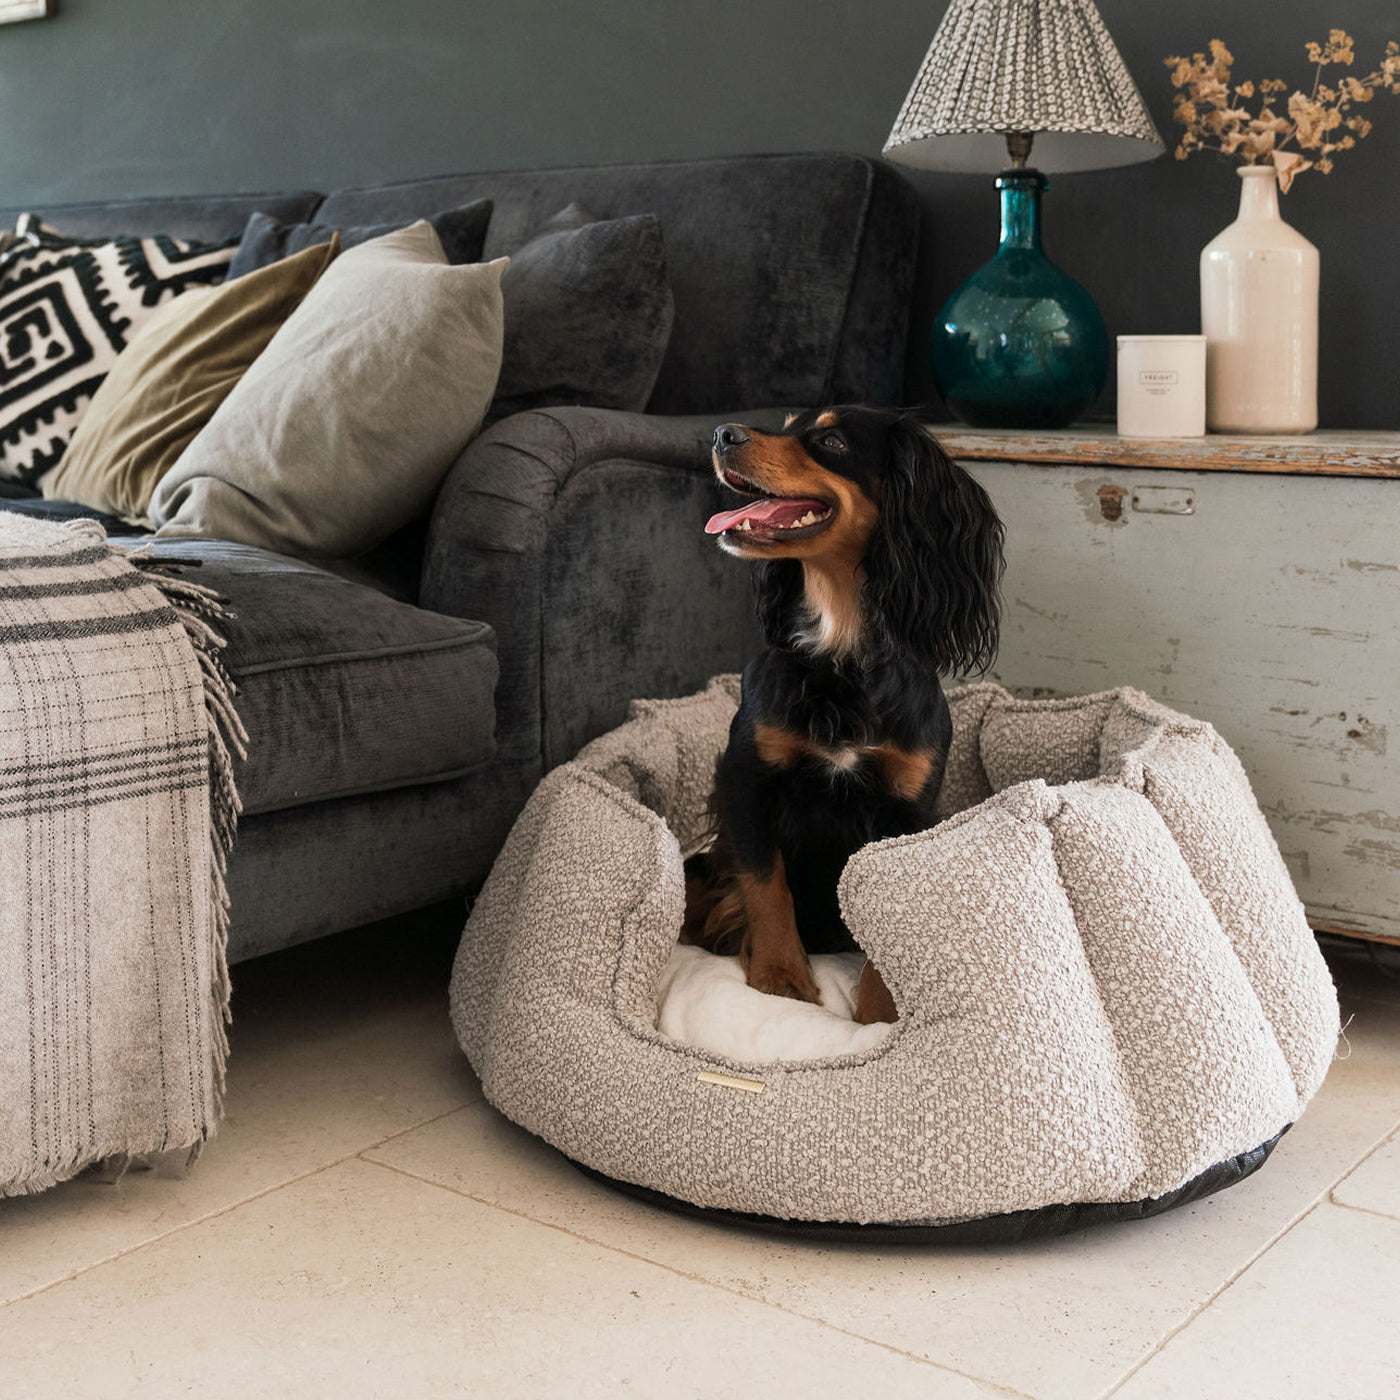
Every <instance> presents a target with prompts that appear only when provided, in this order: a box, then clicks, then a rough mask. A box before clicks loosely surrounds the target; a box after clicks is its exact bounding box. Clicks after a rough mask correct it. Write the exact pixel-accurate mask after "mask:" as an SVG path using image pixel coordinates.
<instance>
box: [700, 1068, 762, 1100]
mask: <svg viewBox="0 0 1400 1400" xmlns="http://www.w3.org/2000/svg"><path fill="white" fill-rule="evenodd" d="M695 1077H696V1078H697V1079H698V1080H699V1081H700V1082H701V1083H702V1084H718V1085H719V1087H720V1088H721V1089H741V1090H742V1091H743V1092H744V1093H746V1094H761V1093H763V1091H764V1090H765V1089H766V1088H767V1087H768V1086H767V1085H766V1084H765V1083H764V1082H763V1080H761V1079H740V1078H739V1077H738V1076H737V1075H733V1074H716V1073H715V1072H714V1070H712V1069H702V1070H701V1071H700V1072H699V1073H698V1074H696V1076H695Z"/></svg>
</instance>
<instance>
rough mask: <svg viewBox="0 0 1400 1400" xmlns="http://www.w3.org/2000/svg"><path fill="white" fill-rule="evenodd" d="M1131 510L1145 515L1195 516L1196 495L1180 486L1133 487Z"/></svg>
mask: <svg viewBox="0 0 1400 1400" xmlns="http://www.w3.org/2000/svg"><path fill="white" fill-rule="evenodd" d="M1133 509H1134V510H1138V511H1142V512H1143V513H1144V514H1145V515H1195V513H1196V493H1195V492H1194V491H1187V490H1184V489H1183V488H1182V487H1180V486H1134V487H1133Z"/></svg>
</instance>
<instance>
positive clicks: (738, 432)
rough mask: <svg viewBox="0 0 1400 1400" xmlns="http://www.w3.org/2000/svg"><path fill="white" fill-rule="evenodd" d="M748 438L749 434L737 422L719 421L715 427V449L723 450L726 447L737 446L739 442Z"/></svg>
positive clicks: (717, 450) (743, 441)
mask: <svg viewBox="0 0 1400 1400" xmlns="http://www.w3.org/2000/svg"><path fill="white" fill-rule="evenodd" d="M748 440H749V435H748V433H746V432H745V431H744V430H743V428H741V427H740V426H739V424H738V423H721V424H720V425H719V427H718V428H716V429H715V451H716V452H724V451H726V450H727V449H728V448H731V447H738V446H739V445H740V444H741V443H745V442H747V441H748Z"/></svg>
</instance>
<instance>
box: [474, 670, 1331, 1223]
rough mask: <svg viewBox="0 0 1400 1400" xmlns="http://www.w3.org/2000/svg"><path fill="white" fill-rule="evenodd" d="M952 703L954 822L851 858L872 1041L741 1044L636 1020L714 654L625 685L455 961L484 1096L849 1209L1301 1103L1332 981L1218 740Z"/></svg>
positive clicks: (690, 845)
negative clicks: (816, 1047) (876, 976)
mask: <svg viewBox="0 0 1400 1400" xmlns="http://www.w3.org/2000/svg"><path fill="white" fill-rule="evenodd" d="M949 701H950V704H951V706H952V711H953V722H954V726H955V739H954V742H953V746H952V750H951V752H950V754H949V759H948V775H947V779H946V781H945V785H944V789H943V797H944V800H945V803H946V809H947V811H946V820H944V821H942V822H941V823H940V824H939V825H938V826H936V827H934V828H933V829H931V830H929V831H925V832H920V833H918V834H917V835H914V836H909V837H903V838H897V839H895V840H891V841H884V842H878V843H876V844H874V845H871V846H867V847H865V848H864V849H863V850H861V851H858V852H857V853H856V855H855V856H853V857H852V858H851V860H850V861H849V863H848V864H847V866H846V870H845V873H844V875H843V877H842V881H841V891H840V893H841V907H842V913H843V915H844V917H845V920H846V923H847V924H848V926H849V927H850V928H851V930H852V932H853V933H854V934H855V936H856V938H857V940H858V941H859V942H860V944H861V946H862V947H863V948H864V949H865V950H866V951H867V952H868V953H869V954H870V956H871V957H873V958H874V960H875V962H876V963H877V965H878V966H879V968H880V970H881V972H882V974H883V976H884V978H885V981H886V982H887V983H888V985H889V986H890V988H891V991H892V992H893V994H894V997H895V1001H896V1004H897V1006H898V1007H899V1011H900V1019H899V1022H898V1023H897V1024H896V1025H895V1027H894V1029H893V1031H892V1032H891V1033H890V1034H889V1035H888V1036H886V1037H885V1038H884V1039H883V1040H882V1041H881V1043H880V1044H878V1045H877V1046H875V1047H874V1048H872V1049H869V1050H866V1051H864V1052H863V1053H857V1054H852V1055H846V1056H843V1057H840V1058H837V1059H827V1060H815V1061H813V1060H808V1061H777V1062H754V1061H741V1060H730V1059H726V1058H724V1057H722V1056H719V1055H715V1054H714V1053H712V1052H706V1051H703V1050H699V1049H697V1048H695V1047H693V1046H690V1045H686V1044H682V1043H680V1042H678V1041H675V1040H672V1039H670V1038H668V1037H666V1036H665V1035H663V1034H662V1033H661V1032H660V1031H659V1030H658V1029H657V1005H656V994H657V986H658V980H659V979H660V977H661V975H662V972H663V969H664V968H665V967H666V965H667V963H668V960H669V959H670V957H671V954H672V949H673V947H674V945H675V942H676V938H677V934H678V932H679V930H680V925H681V919H682V914H683V909H684V887H683V872H682V858H683V855H685V854H689V853H690V852H691V851H694V850H696V849H699V848H700V847H701V846H702V844H703V842H704V840H705V839H706V821H705V804H706V798H707V796H708V793H709V789H710V784H711V780H712V777H713V772H714V762H715V758H716V756H717V755H718V753H719V752H720V751H721V750H722V748H723V746H724V744H725V743H726V740H727V735H728V726H729V722H730V719H731V718H732V716H733V713H734V710H735V707H736V704H737V680H736V678H734V677H723V678H720V679H718V680H716V681H714V682H712V683H711V685H710V687H709V688H708V689H707V690H706V691H704V692H702V693H701V694H699V695H696V696H691V697H689V698H687V699H684V700H676V701H648V702H638V703H636V704H634V706H633V709H632V713H631V718H630V719H629V721H628V723H627V724H625V725H624V726H623V727H622V728H621V729H618V730H615V731H613V732H612V733H611V734H608V735H605V736H603V737H602V738H600V739H597V740H595V741H594V742H593V743H592V744H590V745H588V746H587V747H586V748H585V749H583V751H582V752H581V753H580V754H579V755H578V757H577V759H576V760H575V761H574V762H572V763H568V764H565V765H563V766H562V767H560V768H558V769H556V770H555V771H554V772H552V773H551V774H549V775H548V776H547V777H546V778H545V779H544V781H543V782H542V783H541V784H540V786H539V788H538V790H537V791H536V793H535V795H534V796H533V797H532V798H531V800H530V803H529V804H528V805H527V807H526V809H525V812H524V813H523V814H522V816H521V817H520V819H519V821H518V822H517V824H516V827H515V829H514V831H513V832H512V834H511V837H510V839H509V841H508V842H507V843H506V846H505V849H504V850H503V852H502V853H501V856H500V857H499V859H498V860H497V863H496V866H495V868H494V870H493V871H492V874H491V878H490V879H489V880H488V882H487V884H486V887H485V888H484V889H483V891H482V894H481V897H480V899H479V900H478V901H477V904H476V906H475V908H474V909H473V911H472V915H471V918H470V920H469V921H468V924H467V928H466V931H465V933H464V935H463V939H462V944H461V948H460V951H459V953H458V957H457V962H456V965H455V968H454V972H453V979H452V1011H453V1018H454V1021H455V1024H456V1027H457V1032H458V1035H459V1038H460V1039H461V1042H462V1045H463V1047H464V1049H465V1050H466V1052H467V1054H468V1056H469V1057H470V1059H471V1061H472V1063H473V1065H474V1066H475V1068H476V1070H477V1072H478V1074H479V1075H480V1076H481V1081H482V1085H483V1087H484V1090H485V1093H486V1096H487V1098H488V1099H489V1100H490V1101H491V1102H492V1103H493V1104H495V1105H496V1107H497V1108H499V1109H500V1110H501V1111H502V1112H503V1113H505V1114H506V1115H507V1116H508V1117H510V1118H512V1119H514V1120H515V1121H516V1122H518V1123H520V1124H522V1125H523V1126H524V1127H526V1128H528V1129H529V1130H530V1131H532V1132H534V1133H537V1134H538V1135H539V1136H541V1137H543V1138H544V1139H545V1140H546V1141H548V1142H550V1143H552V1144H553V1145H554V1146H556V1147H557V1148H559V1149H560V1150H561V1151H562V1152H564V1153H566V1154H567V1155H568V1156H570V1157H572V1158H574V1159H575V1160H576V1161H578V1162H581V1163H582V1164H584V1165H585V1166H588V1167H590V1168H592V1169H593V1170H595V1171H598V1172H601V1173H602V1174H604V1175H605V1176H609V1177H612V1178H614V1179H617V1180H620V1181H624V1182H629V1183H633V1184H635V1185H639V1186H642V1187H646V1188H648V1189H652V1190H656V1191H661V1192H664V1193H666V1194H667V1195H670V1196H674V1197H678V1198H680V1199H681V1200H683V1201H687V1202H690V1203H692V1204H695V1205H699V1206H705V1207H716V1208H721V1209H728V1210H732V1211H741V1212H752V1213H757V1214H761V1215H767V1216H775V1217H779V1218H782V1219H790V1220H803V1221H849V1222H857V1223H865V1224H869V1223H875V1222H880V1223H895V1222H897V1223H908V1224H923V1225H934V1224H941V1223H946V1222H949V1221H959V1220H969V1219H976V1218H979V1217H985V1216H992V1215H998V1214H1003V1213H1007V1212H1013V1211H1023V1210H1031V1209H1036V1208H1042V1207H1045V1206H1050V1205H1057V1204H1072V1203H1085V1202H1139V1201H1144V1200H1147V1199H1149V1198H1155V1197H1161V1196H1163V1195H1165V1194H1166V1193H1168V1192H1172V1191H1173V1190H1175V1189H1176V1188H1178V1187H1181V1186H1182V1185H1183V1184H1185V1183H1187V1182H1190V1181H1192V1180H1193V1179H1195V1178H1196V1177H1198V1176H1199V1175H1201V1174H1202V1173H1203V1172H1206V1171H1207V1170H1208V1169H1210V1168H1212V1167H1214V1166H1215V1165H1216V1164H1218V1163H1221V1162H1224V1161H1226V1160H1228V1159H1231V1158H1234V1157H1236V1156H1238V1155H1240V1154H1244V1153H1249V1152H1251V1151H1252V1150H1253V1149H1255V1148H1256V1147H1258V1146H1260V1145H1261V1144H1264V1143H1267V1142H1269V1141H1270V1140H1271V1139H1272V1138H1274V1137H1275V1135H1276V1134H1278V1133H1279V1132H1280V1131H1281V1130H1282V1129H1284V1128H1285V1127H1286V1126H1287V1125H1289V1124H1290V1123H1292V1122H1293V1121H1294V1119H1295V1118H1296V1117H1297V1116H1298V1114H1299V1113H1300V1112H1301V1110H1302V1108H1303V1106H1304V1105H1305V1104H1306V1103H1307V1101H1308V1100H1309V1099H1310V1098H1311V1096H1312V1095H1313V1093H1314V1092H1315V1091H1316V1089H1317V1087H1318V1085H1319V1084H1320V1083H1321V1081H1322V1077H1323V1075H1324V1074H1325V1072H1326V1069H1327V1066H1328V1064H1329V1062H1330V1060H1331V1058H1332V1054H1333V1051H1334V1048H1335V1042H1336V1035H1337V1021H1338V1017H1337V1002H1336V996H1335V992H1334V990H1333V987H1332V984H1331V980H1330V977H1329V975H1328V972H1327V969H1326V965H1325V964H1324V963H1323V961H1322V958H1321V956H1320V955H1319V953H1318V951H1317V947H1316V944H1315V941H1314V939H1313V937H1312V933H1311V931H1310V930H1309V928H1308V926H1307V922H1306V920H1305V919H1304V916H1303V910H1302V906H1301V904H1300V903H1299V901H1298V898H1297V896H1296V894H1295V893H1294V891H1293V887H1292V884H1291V882H1290V880H1289V878H1288V874H1287V872H1286V870H1285V868H1284V865H1283V861H1282V858H1281V857H1280V855H1279V852H1278V848H1277V846H1276V845H1275V843H1274V841H1273V838H1272V836H1271V835H1270V832H1269V829H1268V827H1267V825H1266V824H1265V821H1264V818H1263V816H1262V814H1261V813H1260V811H1259V808H1258V805H1257V804H1256V802H1255V800H1254V797H1253V795H1252V793H1251V791H1250V787H1249V783H1248V781H1247V779H1246V777H1245V775H1244V772H1243V770H1242V769H1241V767H1240V765H1239V762H1238V760H1237V759H1236V758H1235V756H1234V754H1233V753H1232V752H1231V750H1230V749H1229V747H1228V746H1227V745H1226V744H1225V743H1224V741H1223V740H1221V738H1220V737H1219V735H1218V734H1216V733H1215V731H1214V730H1213V729H1212V728H1211V727H1210V726H1209V725H1207V724H1203V723H1200V722H1198V721H1195V720H1192V719H1189V718H1187V717H1186V716H1184V715H1180V714H1177V713H1175V712H1174V711H1171V710H1168V709H1166V708H1165V707H1163V706H1161V705H1158V704H1156V703H1155V702H1153V701H1152V700H1150V699H1149V698H1148V697H1147V696H1145V695H1143V694H1141V693H1140V692H1137V691H1134V690H1130V689H1122V690H1117V691H1109V692H1105V693H1103V694H1100V695H1091V696H1083V697H1077V698H1073V699H1068V700H1047V701H1022V700H1016V699H1014V698H1013V697H1012V696H1010V695H1009V694H1008V693H1007V692H1005V691H1004V690H1002V689H1000V687H998V686H995V685H974V686H969V687H966V688H964V689H962V690H959V691H955V692H953V693H952V694H951V695H950V697H949ZM715 1074H718V1075H721V1076H725V1075H728V1076H731V1077H740V1078H747V1079H749V1080H750V1081H751V1084H757V1085H759V1086H761V1092H749V1091H745V1090H743V1089H742V1088H740V1089H736V1088H733V1087H729V1086H727V1085H725V1084H723V1083H719V1084H716V1083H714V1082H713V1080H712V1079H707V1078H706V1077H705V1076H706V1075H710V1076H713V1075H715Z"/></svg>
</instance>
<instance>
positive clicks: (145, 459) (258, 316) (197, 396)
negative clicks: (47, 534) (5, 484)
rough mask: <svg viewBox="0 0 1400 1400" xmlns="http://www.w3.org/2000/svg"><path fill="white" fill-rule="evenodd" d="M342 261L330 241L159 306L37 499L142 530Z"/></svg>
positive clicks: (120, 361) (99, 394)
mask: <svg viewBox="0 0 1400 1400" xmlns="http://www.w3.org/2000/svg"><path fill="white" fill-rule="evenodd" d="M339 251H340V248H339V244H338V243H337V242H335V241H334V240H333V241H332V242H331V243H329V244H324V245H321V246H319V247H315V248H308V249H306V251H305V252H302V253H298V254H297V255H296V256H295V257H291V258H287V259H285V260H284V261H283V262H280V263H274V264H273V265H272V266H271V267H265V268H263V269H261V270H260V271H258V272H255V273H252V274H250V275H249V276H247V277H241V278H239V279H238V280H237V281H236V282H224V283H221V284H220V285H219V286H217V287H197V288H195V289H194V290H192V291H188V292H185V293H183V294H182V295H180V296H178V297H176V298H175V299H174V301H171V302H167V303H166V304H165V305H164V306H162V307H161V308H160V310H158V311H156V312H155V313H154V314H153V315H152V316H151V319H150V320H149V321H147V322H146V323H145V325H143V326H142V327H141V329H140V330H139V331H137V333H136V334H135V336H133V337H132V339H131V342H130V344H129V345H128V346H127V347H126V349H125V350H123V351H122V352H121V354H119V355H118V356H117V358H116V361H115V363H114V364H113V365H112V368H111V370H110V372H109V373H108V375H107V377H106V379H104V380H103V381H102V383H101V385H100V386H99V387H98V390H97V392H96V393H95V394H94V395H93V396H92V402H91V403H90V404H89V405H88V409H87V412H86V413H84V414H83V417H82V419H81V421H80V422H79V423H78V427H77V429H76V431H75V432H74V433H73V438H72V441H71V442H70V443H69V444H68V447H67V450H66V451H65V452H64V454H63V456H62V457H61V458H60V459H59V462H58V466H56V467H55V468H54V469H53V471H51V472H49V473H48V474H47V475H46V476H44V477H43V478H42V479H41V480H40V482H39V488H40V490H42V491H43V493H44V495H45V496H46V497H48V499H49V500H59V501H78V502H79V503H81V504H82V505H85V506H92V507H93V508H94V509H96V510H102V511H106V512H107V513H108V514H109V515H120V516H122V517H123V518H125V519H127V520H138V521H141V520H144V518H145V515H146V508H147V506H148V505H149V504H150V500H151V493H152V491H154V490H155V487H156V483H157V482H158V481H159V480H160V479H161V477H163V476H164V475H165V473H166V472H167V471H169V469H170V467H171V465H172V464H173V463H174V461H175V459H176V458H177V457H179V455H180V454H181V453H182V452H183V451H184V450H185V448H187V447H188V446H189V445H190V443H191V441H192V440H193V439H194V436H195V434H196V433H197V432H199V430H200V429H201V428H203V427H204V425H205V424H206V423H207V422H208V421H209V420H210V419H211V418H212V417H213V416H214V413H215V410H217V409H218V407H219V405H220V404H221V403H223V401H224V400H225V399H226V398H227V397H228V396H229V394H230V393H231V392H232V390H233V387H234V385H235V384H237V383H238V381H239V380H240V379H241V378H242V377H243V376H244V374H246V373H247V371H248V367H249V365H251V364H252V363H253V361H254V360H256V359H257V357H258V356H259V355H260V354H262V352H263V351H264V350H265V349H266V348H267V345H268V342H269V341H270V340H271V339H272V337H273V336H274V335H275V334H276V333H277V330H278V328H279V327H280V326H281V325H282V323H283V322H284V321H285V320H286V319H287V317H288V316H290V315H291V314H292V312H293V311H295V310H296V309H297V307H298V305H300V303H301V301H302V298H303V297H305V296H306V294H307V293H308V292H309V291H310V290H311V288H312V287H313V286H314V285H315V284H316V279H317V278H318V277H320V275H321V274H322V273H323V272H324V271H325V270H326V268H327V267H329V266H330V262H331V259H332V258H334V257H335V256H336V254H337V253H338V252H339Z"/></svg>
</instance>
